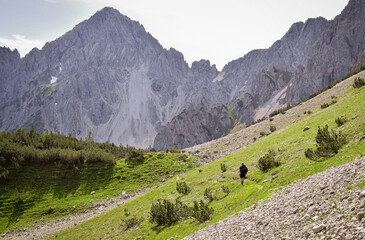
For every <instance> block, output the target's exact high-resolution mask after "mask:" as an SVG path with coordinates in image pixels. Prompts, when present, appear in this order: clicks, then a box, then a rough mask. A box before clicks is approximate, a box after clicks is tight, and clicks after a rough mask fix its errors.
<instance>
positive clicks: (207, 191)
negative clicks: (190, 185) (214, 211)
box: [204, 188, 214, 202]
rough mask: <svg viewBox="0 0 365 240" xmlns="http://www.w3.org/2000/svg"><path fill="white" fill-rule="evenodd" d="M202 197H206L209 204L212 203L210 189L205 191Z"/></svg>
mask: <svg viewBox="0 0 365 240" xmlns="http://www.w3.org/2000/svg"><path fill="white" fill-rule="evenodd" d="M204 197H206V198H207V199H208V200H209V202H213V200H214V198H213V193H212V190H211V189H210V188H206V189H205V191H204Z"/></svg>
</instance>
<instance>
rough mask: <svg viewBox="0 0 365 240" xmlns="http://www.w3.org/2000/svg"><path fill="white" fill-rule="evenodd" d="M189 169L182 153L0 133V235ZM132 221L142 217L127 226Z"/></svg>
mask: <svg viewBox="0 0 365 240" xmlns="http://www.w3.org/2000/svg"><path fill="white" fill-rule="evenodd" d="M136 156H137V158H136ZM141 159H143V160H142V161H141ZM192 167H194V161H193V158H192V157H189V156H187V155H185V154H183V153H164V152H157V153H147V152H146V151H144V150H141V149H135V148H131V147H128V148H127V147H123V146H115V145H114V144H109V143H96V142H93V141H91V137H90V138H89V139H87V140H86V141H82V140H78V139H76V138H73V137H70V136H63V135H60V134H54V133H43V134H41V133H38V132H36V131H34V129H31V130H30V131H28V132H25V131H23V130H22V129H18V130H17V131H15V132H14V133H6V132H1V133H0V176H1V177H0V233H1V232H4V231H5V230H6V229H9V230H11V231H15V230H16V229H17V228H20V227H26V226H29V225H30V224H35V221H36V222H37V224H35V225H38V224H42V222H43V221H49V220H52V219H57V218H60V217H64V216H68V215H73V214H80V213H84V212H85V211H90V210H91V209H92V208H94V207H96V205H97V202H99V201H101V200H103V199H106V198H119V197H121V196H122V193H123V192H125V193H127V194H134V193H136V192H137V191H139V190H141V189H146V188H149V187H152V186H156V185H158V184H161V183H162V182H165V181H166V180H167V179H169V178H171V177H172V176H174V175H177V174H180V173H183V172H184V171H187V170H189V169H191V168H192ZM41 220H42V221H41ZM134 220H138V221H140V218H138V219H130V221H131V222H126V223H125V224H127V225H128V226H130V225H131V224H132V223H133V221H134ZM138 221H137V222H138Z"/></svg>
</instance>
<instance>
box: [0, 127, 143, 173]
mask: <svg viewBox="0 0 365 240" xmlns="http://www.w3.org/2000/svg"><path fill="white" fill-rule="evenodd" d="M89 136H90V134H89ZM145 152H146V151H145V150H142V149H136V148H134V147H123V146H116V145H114V144H113V143H96V142H93V141H92V140H91V137H90V138H88V141H83V140H79V139H76V138H74V137H71V136H63V135H61V134H54V133H48V132H45V133H39V132H36V131H35V130H34V128H33V127H32V128H31V129H30V130H29V131H28V132H26V131H24V130H23V129H21V128H19V129H17V130H16V131H15V132H13V133H8V132H0V159H1V160H0V167H2V168H1V170H0V171H1V172H0V175H1V176H3V175H4V176H5V175H6V171H5V170H3V169H5V168H4V167H5V166H7V167H6V168H8V167H9V166H10V165H12V166H13V167H15V168H19V167H21V166H22V165H23V164H26V163H56V162H57V163H61V164H63V165H66V166H67V167H71V166H75V165H77V164H79V163H86V162H102V163H107V164H115V162H116V161H117V159H120V158H127V159H129V161H130V162H133V161H136V162H139V161H143V157H144V154H145ZM2 173H3V174H2Z"/></svg>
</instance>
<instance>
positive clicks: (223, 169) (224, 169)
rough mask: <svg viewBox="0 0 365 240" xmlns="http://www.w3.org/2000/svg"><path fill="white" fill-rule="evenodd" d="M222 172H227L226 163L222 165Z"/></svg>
mask: <svg viewBox="0 0 365 240" xmlns="http://www.w3.org/2000/svg"><path fill="white" fill-rule="evenodd" d="M221 170H222V173H224V172H226V171H227V166H226V164H225V163H221Z"/></svg>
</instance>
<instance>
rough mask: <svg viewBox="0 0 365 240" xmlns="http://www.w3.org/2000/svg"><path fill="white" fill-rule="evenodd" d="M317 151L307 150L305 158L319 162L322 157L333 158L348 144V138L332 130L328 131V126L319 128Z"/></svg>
mask: <svg viewBox="0 0 365 240" xmlns="http://www.w3.org/2000/svg"><path fill="white" fill-rule="evenodd" d="M316 143H317V144H316V145H317V149H316V150H315V151H313V150H312V149H307V150H306V151H305V153H304V154H305V156H306V157H307V158H309V159H311V160H314V161H319V158H320V157H331V156H333V155H335V154H336V153H338V150H339V149H340V148H341V147H342V146H343V145H345V144H346V137H345V136H343V135H342V133H341V132H339V133H338V134H337V133H336V132H335V131H334V130H332V131H329V130H328V125H326V126H325V127H323V128H321V127H318V131H317V136H316Z"/></svg>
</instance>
